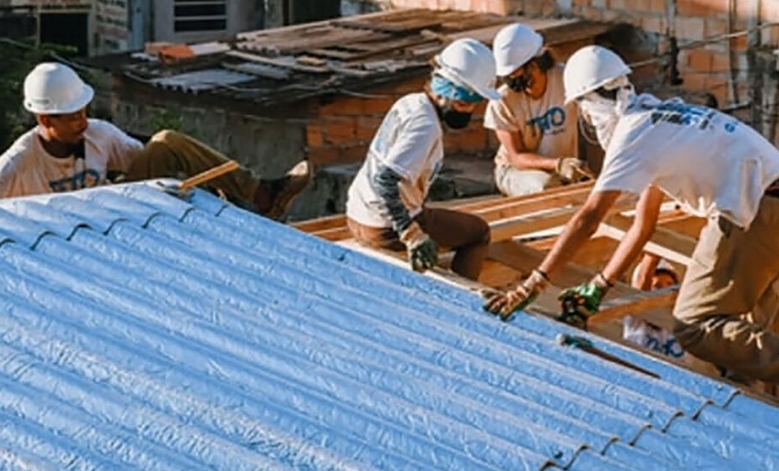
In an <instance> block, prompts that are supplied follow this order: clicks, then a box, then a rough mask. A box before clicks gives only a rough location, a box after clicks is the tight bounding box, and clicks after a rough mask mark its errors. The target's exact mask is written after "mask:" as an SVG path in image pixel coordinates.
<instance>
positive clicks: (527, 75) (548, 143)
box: [484, 24, 585, 196]
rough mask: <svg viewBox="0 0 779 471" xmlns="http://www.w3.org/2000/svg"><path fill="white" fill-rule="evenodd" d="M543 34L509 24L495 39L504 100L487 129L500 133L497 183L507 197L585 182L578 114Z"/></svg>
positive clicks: (488, 117) (490, 110) (492, 107)
mask: <svg viewBox="0 0 779 471" xmlns="http://www.w3.org/2000/svg"><path fill="white" fill-rule="evenodd" d="M543 43H544V40H543V38H542V37H541V35H540V34H538V33H537V32H535V31H534V30H533V29H532V28H530V27H528V26H525V25H523V24H513V25H509V26H506V27H505V28H503V29H501V30H500V32H498V34H497V36H495V40H494V41H493V46H492V49H493V54H494V56H495V62H496V65H497V74H498V77H500V79H501V81H502V82H503V86H501V88H500V89H499V92H500V94H501V98H500V100H496V101H492V102H490V104H489V106H488V107H487V112H486V114H485V117H484V126H485V127H486V128H488V129H492V130H494V131H495V134H496V136H497V138H498V141H500V148H499V150H498V153H497V155H496V156H495V184H496V185H497V187H498V190H500V192H501V193H503V194H504V195H507V196H519V195H524V194H530V193H536V192H539V191H542V190H544V189H546V188H551V187H554V186H559V185H561V184H565V183H571V182H576V181H579V180H581V179H582V178H583V177H584V175H585V173H584V172H582V171H581V168H582V167H583V163H582V161H581V160H579V159H578V158H577V157H576V156H577V154H578V143H577V135H578V131H577V114H576V106H575V104H573V103H569V104H565V90H564V87H563V69H562V66H560V65H559V64H556V63H555V60H554V58H553V57H552V55H551V54H550V53H549V51H548V50H546V49H545V48H544V44H543Z"/></svg>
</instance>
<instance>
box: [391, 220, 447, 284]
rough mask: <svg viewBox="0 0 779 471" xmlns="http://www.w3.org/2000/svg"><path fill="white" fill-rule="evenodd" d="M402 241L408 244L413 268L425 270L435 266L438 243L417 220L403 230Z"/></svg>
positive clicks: (410, 262) (409, 257)
mask: <svg viewBox="0 0 779 471" xmlns="http://www.w3.org/2000/svg"><path fill="white" fill-rule="evenodd" d="M400 241H401V242H403V243H404V244H405V245H406V252H407V254H408V262H409V264H410V265H411V269H412V270H414V271H418V272H423V271H425V270H429V269H430V268H433V267H434V266H435V265H436V263H437V262H438V244H436V243H435V241H434V240H433V239H431V238H430V236H429V235H427V233H425V231H423V230H422V228H421V227H419V224H417V223H416V222H413V223H411V225H410V226H409V227H408V228H407V229H406V230H405V231H403V233H402V234H401V235H400Z"/></svg>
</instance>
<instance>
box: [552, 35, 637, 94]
mask: <svg viewBox="0 0 779 471" xmlns="http://www.w3.org/2000/svg"><path fill="white" fill-rule="evenodd" d="M628 74H630V67H628V66H627V64H625V62H624V61H623V60H622V59H621V58H620V57H619V56H618V55H617V54H616V53H614V52H613V51H610V50H608V49H606V48H605V47H602V46H585V47H583V48H581V49H579V50H578V51H576V52H575V53H574V54H573V55H572V56H571V57H570V58H569V59H568V62H567V63H566V64H565V71H564V72H563V83H564V84H565V102H566V103H570V102H572V101H574V100H576V99H577V98H579V97H582V96H584V95H586V94H588V93H589V92H592V91H595V90H597V89H599V88H600V87H602V86H604V85H608V84H610V83H611V82H614V81H616V79H618V78H621V77H626V78H627V75H628Z"/></svg>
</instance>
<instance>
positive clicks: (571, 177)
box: [555, 157, 587, 183]
mask: <svg viewBox="0 0 779 471" xmlns="http://www.w3.org/2000/svg"><path fill="white" fill-rule="evenodd" d="M555 171H556V172H557V174H558V175H559V176H560V180H562V181H563V183H578V182H580V181H583V180H585V179H586V178H587V172H586V170H584V162H582V161H581V160H579V159H578V158H576V157H561V158H559V159H557V166H556V167H555Z"/></svg>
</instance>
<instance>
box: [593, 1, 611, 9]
mask: <svg viewBox="0 0 779 471" xmlns="http://www.w3.org/2000/svg"><path fill="white" fill-rule="evenodd" d="M608 6H609V5H608V1H607V0H592V7H593V8H608Z"/></svg>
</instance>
